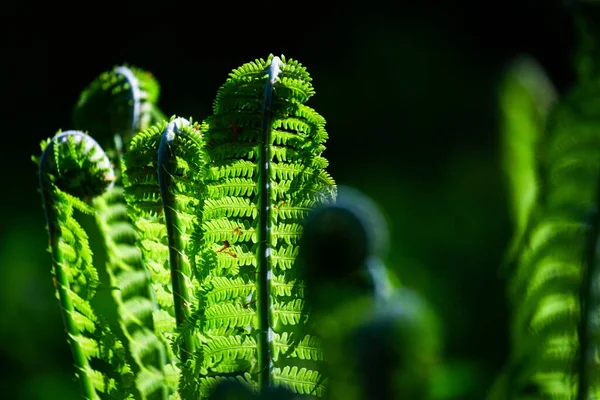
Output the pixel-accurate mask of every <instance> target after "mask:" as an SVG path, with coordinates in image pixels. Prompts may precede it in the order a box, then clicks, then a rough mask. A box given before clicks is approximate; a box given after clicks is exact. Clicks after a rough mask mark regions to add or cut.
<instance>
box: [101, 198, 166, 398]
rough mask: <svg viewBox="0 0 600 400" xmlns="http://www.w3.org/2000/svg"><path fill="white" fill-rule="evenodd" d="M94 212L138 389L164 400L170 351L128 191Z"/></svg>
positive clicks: (142, 393) (147, 394) (103, 203)
mask: <svg viewBox="0 0 600 400" xmlns="http://www.w3.org/2000/svg"><path fill="white" fill-rule="evenodd" d="M94 207H95V209H96V210H97V214H96V221H97V223H98V226H99V228H100V231H101V232H102V233H103V235H104V241H105V247H106V249H107V254H108V262H107V268H106V270H107V273H108V275H109V277H110V281H111V285H112V286H115V287H117V288H118V290H115V291H113V297H114V299H115V301H116V304H117V306H118V312H119V316H120V323H121V326H122V328H123V333H124V335H125V337H126V338H127V339H128V346H129V351H130V352H131V355H132V358H133V360H134V361H135V363H136V368H137V369H138V371H139V372H137V375H136V387H137V388H138V390H139V392H140V395H141V398H142V399H164V400H166V399H167V396H168V386H167V383H166V381H165V373H164V364H165V363H166V362H167V360H166V349H165V346H164V343H162V342H161V341H160V339H159V338H158V337H157V335H156V333H155V326H154V319H153V312H154V311H155V309H156V307H157V305H156V304H155V302H154V296H153V293H152V290H151V287H150V282H149V275H148V271H147V270H146V269H145V268H144V265H143V262H142V253H141V251H140V249H138V248H137V247H136V246H135V245H136V242H137V240H138V235H137V232H136V231H135V230H134V227H133V224H132V223H131V220H130V219H129V216H128V215H127V209H126V205H125V199H124V189H123V188H122V187H121V186H115V187H114V188H113V189H111V190H110V191H108V192H106V193H105V194H104V195H102V196H99V197H97V198H96V199H94ZM171 390H173V388H171Z"/></svg>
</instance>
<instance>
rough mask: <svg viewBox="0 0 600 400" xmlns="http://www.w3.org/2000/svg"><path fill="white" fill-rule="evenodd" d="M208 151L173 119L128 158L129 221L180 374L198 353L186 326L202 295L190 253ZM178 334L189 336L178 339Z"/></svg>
mask: <svg viewBox="0 0 600 400" xmlns="http://www.w3.org/2000/svg"><path fill="white" fill-rule="evenodd" d="M203 146H204V143H203V139H202V136H201V134H200V133H199V131H198V130H197V129H196V127H195V126H193V124H192V123H191V122H189V121H187V120H184V119H182V118H172V119H171V121H169V122H166V121H164V122H161V123H159V124H157V125H156V126H153V127H151V128H150V129H148V130H146V131H143V132H140V133H139V134H138V135H136V136H135V137H134V138H133V140H132V142H131V146H130V149H129V151H128V152H127V153H126V155H125V157H124V166H123V178H124V182H125V191H126V198H127V203H128V207H129V215H130V217H131V219H132V220H134V221H135V225H136V227H137V230H138V233H139V240H138V246H139V247H140V248H141V249H142V253H143V258H144V262H145V263H146V266H147V268H148V270H149V271H150V274H151V278H152V286H153V288H154V292H155V293H156V299H157V302H158V306H159V307H158V309H157V310H156V311H155V313H154V319H155V321H156V322H157V326H156V330H157V332H158V333H159V334H160V335H162V337H163V341H164V342H165V343H167V344H168V345H169V349H170V357H169V358H170V362H171V364H172V368H173V369H174V370H176V371H177V372H179V370H180V367H182V366H184V365H187V360H188V358H189V355H190V354H191V353H192V352H193V351H194V348H195V347H196V344H195V343H194V339H193V338H192V337H191V334H190V333H189V331H187V330H185V328H184V327H183V323H184V322H185V321H186V320H187V319H188V317H189V314H190V303H191V298H192V297H193V293H195V292H196V291H198V290H199V285H198V284H197V280H196V279H195V277H194V276H193V274H192V273H191V271H190V267H189V260H188V256H187V253H188V245H190V244H191V243H192V242H193V240H192V235H191V233H192V231H193V229H194V228H195V226H196V225H197V222H196V216H197V214H198V207H199V202H200V200H199V196H200V195H201V193H202V185H201V182H202V177H203V176H204V174H205V172H204V164H205V160H204V158H203V153H202V150H203ZM178 330H183V331H185V332H182V333H181V335H180V337H178V338H176V337H175V334H176V331H178ZM173 348H177V350H176V351H173ZM184 386H185V382H184ZM180 390H184V387H180Z"/></svg>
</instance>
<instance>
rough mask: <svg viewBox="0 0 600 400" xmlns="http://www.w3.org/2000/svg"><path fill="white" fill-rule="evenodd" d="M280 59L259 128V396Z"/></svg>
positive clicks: (263, 378) (264, 380)
mask: <svg viewBox="0 0 600 400" xmlns="http://www.w3.org/2000/svg"><path fill="white" fill-rule="evenodd" d="M280 62H281V60H280V59H279V57H273V59H272V60H271V65H270V66H269V69H268V76H267V82H266V84H265V94H264V99H263V101H264V103H263V110H262V111H263V117H262V126H261V131H262V132H261V140H260V143H261V146H260V149H259V152H258V154H259V156H258V165H259V166H260V173H259V174H258V185H259V231H258V244H259V245H258V257H257V258H258V278H257V279H258V287H257V294H258V299H259V300H258V305H257V311H258V324H259V325H258V326H259V328H258V329H259V332H258V335H259V340H258V367H259V377H258V384H259V388H260V392H261V393H266V392H267V390H268V388H269V386H270V385H271V380H272V379H271V378H272V377H271V374H272V369H273V363H272V361H271V342H272V338H271V336H273V333H272V330H271V324H270V318H269V311H270V308H271V296H270V290H269V289H270V288H269V285H270V280H271V278H272V271H271V265H270V258H271V251H272V249H271V247H270V245H271V229H270V228H271V227H270V224H271V187H270V186H271V185H270V180H271V179H270V177H271V171H270V169H271V122H272V118H273V112H272V106H273V86H274V85H275V81H276V80H277V75H279V72H280Z"/></svg>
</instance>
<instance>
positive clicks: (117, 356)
mask: <svg viewBox="0 0 600 400" xmlns="http://www.w3.org/2000/svg"><path fill="white" fill-rule="evenodd" d="M45 144H46V145H45V148H44V151H43V152H42V156H41V157H40V159H39V179H40V190H41V194H42V202H43V205H44V211H45V214H46V222H47V228H48V234H49V242H50V251H51V253H52V258H53V264H54V280H55V288H56V290H57V296H58V298H59V301H60V303H61V308H62V312H63V321H64V323H65V330H66V332H67V334H68V338H67V340H68V342H69V344H70V346H71V351H72V353H73V357H74V361H75V367H76V375H77V376H78V377H79V380H80V382H81V385H82V390H83V395H84V397H86V398H88V399H99V398H100V397H99V393H104V394H106V395H109V396H111V397H112V398H119V399H129V398H133V394H134V391H135V389H134V387H133V385H132V380H133V371H132V370H131V367H130V365H129V364H128V362H127V360H126V354H125V353H126V352H125V349H124V347H123V344H122V343H121V341H120V340H119V339H118V338H117V337H116V336H115V335H114V334H113V333H112V332H111V330H110V327H109V325H108V323H107V322H106V321H104V320H103V319H102V317H101V316H98V315H97V314H96V313H95V312H94V311H93V310H92V307H91V301H92V299H93V298H94V295H95V290H94V288H95V287H96V286H97V284H98V283H99V282H98V272H97V270H96V269H95V267H94V265H93V262H92V253H91V250H90V248H89V242H88V236H87V234H86V232H85V231H84V230H83V229H82V228H81V226H80V225H79V223H78V222H77V220H76V219H75V216H74V211H75V210H76V209H77V208H79V209H86V210H88V211H89V206H87V205H86V206H85V207H84V203H83V202H80V201H73V200H74V199H75V198H76V197H75V196H79V197H84V198H89V197H93V196H97V195H99V194H100V193H101V191H102V190H106V189H107V188H110V187H112V185H113V182H114V171H113V170H112V168H111V167H110V162H109V160H108V157H107V156H106V154H105V153H104V152H103V150H102V148H100V146H99V145H98V143H97V142H96V141H94V140H93V139H92V138H91V137H89V136H88V135H86V134H84V133H83V132H80V131H66V132H59V133H58V134H57V135H56V136H55V137H54V138H52V139H51V140H50V141H48V142H45ZM98 362H100V364H99V365H101V364H105V365H106V367H105V368H100V367H99V366H96V367H92V366H93V365H96V364H98ZM99 368H100V369H99Z"/></svg>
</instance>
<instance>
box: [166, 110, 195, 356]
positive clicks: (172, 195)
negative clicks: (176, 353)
mask: <svg viewBox="0 0 600 400" xmlns="http://www.w3.org/2000/svg"><path fill="white" fill-rule="evenodd" d="M190 141H192V142H193V144H194V145H195V146H189V145H190ZM202 147H203V143H202V141H201V136H200V135H199V134H198V133H197V132H196V131H195V130H194V128H192V127H191V126H190V122H189V121H187V120H185V119H183V118H176V119H174V120H172V121H171V122H169V124H168V125H167V126H166V128H165V129H164V131H163V133H162V136H161V140H160V144H159V147H158V163H157V168H158V186H159V188H160V197H161V199H162V204H163V210H164V219H165V224H166V229H167V236H168V242H169V264H170V267H171V280H172V290H173V305H174V308H175V310H174V311H175V320H176V324H177V327H178V328H181V325H182V324H183V323H184V322H186V321H187V320H188V319H189V317H190V304H191V299H192V296H193V292H194V287H193V284H192V273H191V270H190V266H189V261H188V260H187V256H186V249H187V242H189V240H190V239H189V235H188V237H184V235H185V232H186V230H187V229H188V228H189V227H184V226H182V220H181V219H180V218H179V214H180V213H181V212H185V208H184V206H183V207H182V204H181V201H182V200H183V201H184V204H185V203H187V202H189V200H190V199H188V201H185V196H187V195H191V194H195V195H196V196H200V195H201V188H200V187H198V185H194V187H188V188H187V189H188V190H184V193H182V192H181V191H180V189H181V188H182V185H181V182H177V180H178V179H177V178H178V177H180V178H181V177H183V175H184V174H188V173H193V174H196V177H198V176H201V171H199V170H195V171H190V170H189V164H191V163H193V161H196V166H197V168H201V167H202V164H203V162H204V160H203V159H202V153H201V150H202ZM194 149H195V150H196V151H195V152H193V154H191V156H190V157H185V156H188V155H190V153H191V152H192V151H193V150H194ZM179 180H180V181H181V179H179ZM195 180H197V179H195V178H193V177H190V181H192V182H194V181H195ZM178 183H179V185H178ZM193 189H197V190H198V191H194V190H193ZM194 192H195V193H194ZM179 345H180V348H181V352H180V360H181V363H182V365H185V364H186V363H187V360H188V358H189V356H190V355H191V354H192V353H193V352H194V349H195V344H194V343H193V340H192V337H191V334H190V332H187V331H186V332H183V333H182V335H181V337H180V338H179Z"/></svg>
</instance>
